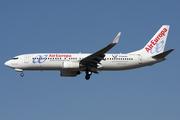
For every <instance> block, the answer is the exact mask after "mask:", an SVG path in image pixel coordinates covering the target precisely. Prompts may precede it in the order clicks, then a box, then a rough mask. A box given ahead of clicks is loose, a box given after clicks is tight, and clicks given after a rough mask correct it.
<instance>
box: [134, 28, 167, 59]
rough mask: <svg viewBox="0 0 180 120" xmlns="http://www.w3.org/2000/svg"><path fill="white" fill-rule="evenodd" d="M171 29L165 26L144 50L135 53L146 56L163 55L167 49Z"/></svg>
mask: <svg viewBox="0 0 180 120" xmlns="http://www.w3.org/2000/svg"><path fill="white" fill-rule="evenodd" d="M169 27H170V26H169V25H163V26H162V27H161V28H160V29H159V30H158V32H157V33H156V34H155V35H154V36H153V37H152V38H151V40H150V41H149V42H148V43H147V44H146V46H145V47H144V48H143V49H141V50H140V51H136V52H133V53H139V54H143V55H145V56H155V55H157V54H160V53H162V52H163V51H164V48H165V44H166V39H167V36H168V32H169Z"/></svg>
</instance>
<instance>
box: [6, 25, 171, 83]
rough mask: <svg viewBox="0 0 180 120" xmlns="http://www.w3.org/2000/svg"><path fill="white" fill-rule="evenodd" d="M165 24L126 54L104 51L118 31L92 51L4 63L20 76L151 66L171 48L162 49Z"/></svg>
mask: <svg viewBox="0 0 180 120" xmlns="http://www.w3.org/2000/svg"><path fill="white" fill-rule="evenodd" d="M169 27H170V26H169V25H163V26H162V27H161V28H160V29H159V30H158V32H157V33H156V34H155V35H154V36H153V37H152V38H151V39H150V41H149V42H148V43H147V44H146V45H145V46H144V48H142V49H140V50H137V51H134V52H130V53H127V54H121V53H120V54H107V52H108V51H109V50H110V49H111V48H112V47H114V46H115V45H116V44H117V43H118V41H119V37H120V35H121V32H119V33H118V35H117V36H116V37H115V39H114V40H113V42H112V43H110V44H109V45H107V46H106V47H104V48H102V49H100V50H99V51H97V52H95V53H92V54H83V53H77V54H75V53H36V54H23V55H18V56H15V57H13V58H12V59H11V60H8V61H7V62H5V65H6V66H8V67H10V68H13V69H15V71H18V72H21V74H20V75H21V77H23V76H24V73H23V71H24V70H41V71H42V70H58V71H60V76H63V77H75V76H77V75H79V74H81V73H82V72H85V73H86V75H85V79H86V80H89V79H90V76H91V75H92V73H95V74H98V73H99V72H98V71H120V70H129V69H135V68H140V67H144V66H152V65H154V64H155V63H159V62H162V61H164V60H165V57H166V56H167V55H168V54H169V53H171V52H172V51H173V50H174V49H170V50H168V51H165V52H164V48H165V44H166V39H167V36H168V32H169Z"/></svg>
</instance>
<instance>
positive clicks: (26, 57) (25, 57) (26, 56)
mask: <svg viewBox="0 0 180 120" xmlns="http://www.w3.org/2000/svg"><path fill="white" fill-rule="evenodd" d="M28 62H29V57H28V55H25V56H24V63H28Z"/></svg>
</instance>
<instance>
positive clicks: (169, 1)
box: [0, 0, 180, 120]
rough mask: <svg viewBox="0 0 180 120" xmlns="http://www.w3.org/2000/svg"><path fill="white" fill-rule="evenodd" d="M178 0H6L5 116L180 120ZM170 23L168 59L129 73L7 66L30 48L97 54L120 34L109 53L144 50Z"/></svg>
mask: <svg viewBox="0 0 180 120" xmlns="http://www.w3.org/2000/svg"><path fill="white" fill-rule="evenodd" d="M179 6H180V1H179V0H159V1H157V0H151V1H144V0H142V1H139V0H136V1H134V0H126V1H120V0H96V1H88V0H54V1H46V0H38V1H37V0H32V1H25V0H22V1H21V0H17V1H14V0H2V1H0V52H1V59H0V63H1V64H0V65H1V66H0V72H1V73H0V75H1V79H0V120H74V119H75V120H120V119H122V120H179V119H180V87H179V86H180V78H179V67H180V64H179V59H180V56H179V53H180V50H179V45H180V35H179V31H180V13H179V12H180V7H179ZM165 24H167V25H170V31H169V35H168V38H167V43H166V47H165V50H168V49H171V48H175V51H173V52H172V53H171V54H170V55H169V56H167V59H168V60H166V61H164V62H162V63H158V64H156V65H154V66H151V67H144V68H139V69H135V70H128V71H116V72H113V71H109V72H104V71H103V72H100V74H99V75H96V74H93V75H92V76H91V79H90V80H89V81H86V80H85V78H84V76H85V74H84V73H83V74H81V75H79V76H77V77H74V78H65V77H60V75H59V73H60V72H59V71H43V72H41V71H25V72H24V74H25V76H24V77H23V78H21V77H20V73H18V72H15V71H14V70H13V69H10V68H8V67H6V66H5V65H4V62H5V61H7V60H9V59H11V58H12V57H14V56H16V55H20V54H25V53H41V52H42V53H43V52H46V53H47V52H48V53H49V52H54V53H69V52H70V53H77V52H82V53H93V52H95V51H97V50H99V49H101V48H103V47H104V46H106V45H107V44H109V43H110V42H112V40H113V39H114V37H115V36H116V35H117V33H118V32H122V34H121V37H120V40H119V43H118V44H117V45H116V46H115V47H114V48H113V49H111V50H110V51H109V53H128V52H132V51H135V50H138V49H141V48H142V47H144V46H145V44H146V43H147V42H148V41H149V40H150V39H151V37H152V36H153V35H154V34H155V33H156V32H157V30H158V29H159V28H160V27H161V26H162V25H165Z"/></svg>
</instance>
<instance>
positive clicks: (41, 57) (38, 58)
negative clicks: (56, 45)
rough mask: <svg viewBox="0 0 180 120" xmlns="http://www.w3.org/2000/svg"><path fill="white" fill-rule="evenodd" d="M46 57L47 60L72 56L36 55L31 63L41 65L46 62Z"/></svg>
mask: <svg viewBox="0 0 180 120" xmlns="http://www.w3.org/2000/svg"><path fill="white" fill-rule="evenodd" d="M47 57H49V58H52V57H53V58H61V57H65V58H68V57H72V55H67V54H49V55H37V56H36V57H35V58H33V61H32V62H33V63H43V62H45V61H46V60H47Z"/></svg>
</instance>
